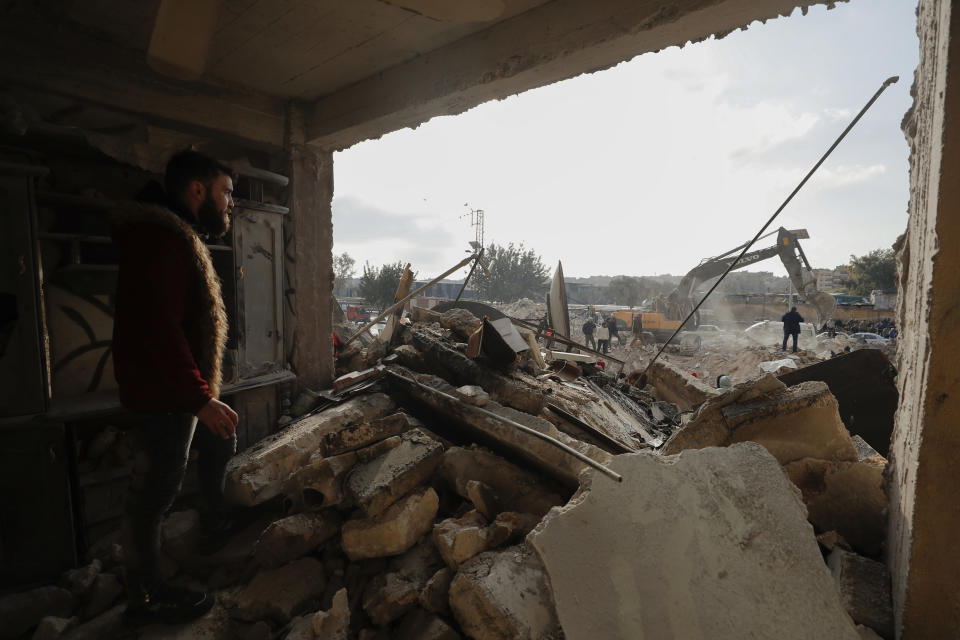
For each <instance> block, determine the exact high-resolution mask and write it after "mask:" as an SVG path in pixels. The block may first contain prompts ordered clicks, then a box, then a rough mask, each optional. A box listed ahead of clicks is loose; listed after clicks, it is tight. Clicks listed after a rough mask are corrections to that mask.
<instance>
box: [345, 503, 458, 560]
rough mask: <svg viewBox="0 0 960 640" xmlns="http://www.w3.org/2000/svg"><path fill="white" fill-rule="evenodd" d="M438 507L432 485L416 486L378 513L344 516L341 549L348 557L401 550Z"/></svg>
mask: <svg viewBox="0 0 960 640" xmlns="http://www.w3.org/2000/svg"><path fill="white" fill-rule="evenodd" d="M438 507H439V499H438V497H437V493H436V492H435V491H434V490H433V489H430V488H427V489H418V490H416V491H413V492H411V493H409V494H407V495H406V496H405V497H403V498H401V499H400V500H398V501H397V502H395V503H394V504H392V505H390V506H389V507H387V510H386V511H384V512H383V513H381V514H379V515H376V516H374V517H372V518H361V519H357V520H348V521H347V522H346V523H344V525H343V529H342V534H343V538H342V541H341V546H342V547H343V551H344V553H346V554H347V556H348V557H349V558H350V559H351V560H360V559H363V558H381V557H384V556H392V555H397V554H399V553H403V552H404V551H407V550H408V549H410V548H411V547H412V546H413V545H414V544H416V542H417V540H419V539H420V538H421V537H422V536H423V535H425V534H426V533H427V532H428V531H430V529H431V527H432V526H433V519H434V518H435V517H436V515H437V508H438Z"/></svg>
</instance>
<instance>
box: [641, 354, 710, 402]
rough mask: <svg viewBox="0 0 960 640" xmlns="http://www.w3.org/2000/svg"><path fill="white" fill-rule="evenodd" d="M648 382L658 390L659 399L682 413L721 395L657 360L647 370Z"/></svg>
mask: <svg viewBox="0 0 960 640" xmlns="http://www.w3.org/2000/svg"><path fill="white" fill-rule="evenodd" d="M647 381H648V383H649V384H650V385H652V386H653V388H654V389H656V390H657V398H659V399H660V400H666V401H667V402H672V403H673V404H675V405H677V406H678V407H679V408H680V410H681V411H689V410H690V409H693V408H694V407H696V406H698V405H700V404H703V403H704V402H706V401H707V400H710V399H711V398H715V397H717V396H719V395H720V391H719V390H717V389H714V388H713V387H711V386H709V385H707V384H704V383H703V382H702V381H701V380H700V379H698V378H694V377H693V376H692V375H690V374H689V373H687V372H686V371H684V370H683V369H681V368H680V367H678V366H676V365H675V364H673V363H671V362H667V361H665V360H657V361H656V362H654V363H653V364H652V365H651V366H650V367H649V368H648V369H647Z"/></svg>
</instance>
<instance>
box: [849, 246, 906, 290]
mask: <svg viewBox="0 0 960 640" xmlns="http://www.w3.org/2000/svg"><path fill="white" fill-rule="evenodd" d="M847 271H848V272H849V273H850V279H849V280H848V282H849V285H850V293H852V294H854V295H858V296H868V295H870V292H871V291H873V290H874V289H879V290H881V291H896V289H897V262H896V257H895V256H894V253H893V249H874V250H873V251H871V252H870V253H868V254H866V255H863V256H860V257H857V256H854V255H851V256H850V266H849V267H848V268H847Z"/></svg>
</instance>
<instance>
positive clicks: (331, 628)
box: [311, 589, 350, 640]
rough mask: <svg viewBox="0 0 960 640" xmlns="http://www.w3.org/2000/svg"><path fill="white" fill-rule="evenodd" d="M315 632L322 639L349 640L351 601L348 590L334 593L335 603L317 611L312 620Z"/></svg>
mask: <svg viewBox="0 0 960 640" xmlns="http://www.w3.org/2000/svg"><path fill="white" fill-rule="evenodd" d="M311 623H312V629H313V634H314V636H315V637H316V638H319V639H320V640H347V638H348V637H349V636H348V634H349V631H350V602H349V600H348V599H347V590H346V589H340V590H338V591H337V592H336V593H335V594H334V595H333V604H332V605H331V606H330V609H328V610H327V611H317V612H316V613H315V614H314V615H313V619H312V621H311Z"/></svg>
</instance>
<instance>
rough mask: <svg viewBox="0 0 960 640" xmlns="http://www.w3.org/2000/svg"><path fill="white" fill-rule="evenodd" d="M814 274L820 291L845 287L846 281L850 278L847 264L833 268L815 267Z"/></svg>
mask: <svg viewBox="0 0 960 640" xmlns="http://www.w3.org/2000/svg"><path fill="white" fill-rule="evenodd" d="M813 275H814V276H815V277H816V278H817V289H819V290H820V291H837V290H840V289H845V288H846V286H847V284H846V282H847V280H848V279H849V278H850V274H849V273H847V267H846V266H845V265H841V266H839V267H835V268H833V269H814V270H813Z"/></svg>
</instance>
